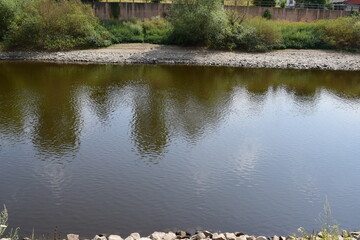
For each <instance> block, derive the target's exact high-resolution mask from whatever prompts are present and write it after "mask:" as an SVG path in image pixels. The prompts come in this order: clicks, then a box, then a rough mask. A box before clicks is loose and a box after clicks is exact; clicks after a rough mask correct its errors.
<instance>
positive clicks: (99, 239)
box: [93, 234, 107, 240]
mask: <svg viewBox="0 0 360 240" xmlns="http://www.w3.org/2000/svg"><path fill="white" fill-rule="evenodd" d="M93 240H107V238H106V237H105V236H104V235H102V234H98V235H95V237H94V238H93Z"/></svg>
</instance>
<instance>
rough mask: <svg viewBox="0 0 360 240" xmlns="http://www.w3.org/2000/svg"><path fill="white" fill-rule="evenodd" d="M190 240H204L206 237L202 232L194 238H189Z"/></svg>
mask: <svg viewBox="0 0 360 240" xmlns="http://www.w3.org/2000/svg"><path fill="white" fill-rule="evenodd" d="M190 239H191V240H201V239H206V235H205V234H204V233H203V232H197V233H196V234H195V235H194V236H192V237H191V238H190Z"/></svg>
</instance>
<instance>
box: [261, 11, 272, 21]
mask: <svg viewBox="0 0 360 240" xmlns="http://www.w3.org/2000/svg"><path fill="white" fill-rule="evenodd" d="M262 17H263V18H265V19H267V20H270V19H271V18H272V13H271V12H270V10H269V9H266V10H265V11H264V13H263V16H262Z"/></svg>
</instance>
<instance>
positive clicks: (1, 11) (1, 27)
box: [0, 0, 21, 41]
mask: <svg viewBox="0 0 360 240" xmlns="http://www.w3.org/2000/svg"><path fill="white" fill-rule="evenodd" d="M20 5H21V2H20V1H18V0H0V41H1V40H3V38H4V36H5V34H6V32H7V31H8V30H9V27H10V25H11V23H12V22H13V21H14V19H15V16H16V15H17V14H18V13H17V12H18V10H19V7H20Z"/></svg>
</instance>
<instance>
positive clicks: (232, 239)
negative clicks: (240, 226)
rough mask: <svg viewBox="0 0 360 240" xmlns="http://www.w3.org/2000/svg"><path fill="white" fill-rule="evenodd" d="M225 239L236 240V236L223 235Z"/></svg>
mask: <svg viewBox="0 0 360 240" xmlns="http://www.w3.org/2000/svg"><path fill="white" fill-rule="evenodd" d="M225 237H226V238H227V239H228V240H236V235H235V233H225Z"/></svg>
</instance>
